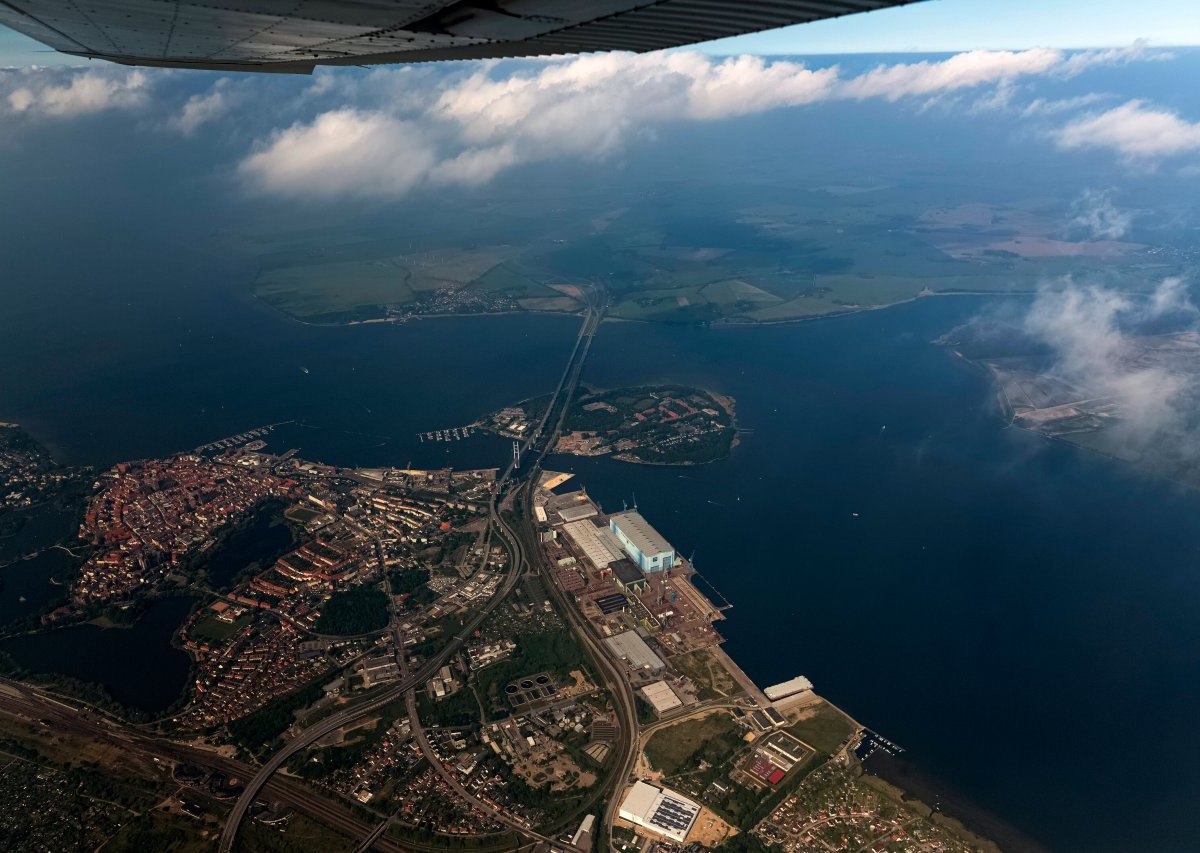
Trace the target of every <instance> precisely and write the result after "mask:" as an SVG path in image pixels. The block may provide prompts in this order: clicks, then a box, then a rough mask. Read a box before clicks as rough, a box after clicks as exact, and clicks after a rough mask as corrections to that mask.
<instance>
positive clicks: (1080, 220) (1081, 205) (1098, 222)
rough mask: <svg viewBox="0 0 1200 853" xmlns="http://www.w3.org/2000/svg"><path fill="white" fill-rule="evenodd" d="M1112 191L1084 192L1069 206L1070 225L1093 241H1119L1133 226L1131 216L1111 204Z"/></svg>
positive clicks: (1091, 190)
mask: <svg viewBox="0 0 1200 853" xmlns="http://www.w3.org/2000/svg"><path fill="white" fill-rule="evenodd" d="M1112 197H1113V191H1112V190H1095V189H1088V190H1084V192H1083V194H1082V195H1080V197H1079V198H1077V199H1076V200H1075V203H1074V204H1073V205H1072V206H1071V214H1072V218H1071V225H1072V226H1075V227H1077V228H1082V229H1083V230H1084V231H1086V232H1087V235H1088V236H1089V237H1090V238H1091V239H1093V240H1120V239H1121V238H1122V237H1124V236H1125V235H1126V234H1128V233H1129V229H1130V227H1131V226H1132V225H1133V214H1132V213H1129V212H1128V211H1124V210H1121V209H1120V208H1118V207H1117V206H1116V204H1114V203H1113V199H1112Z"/></svg>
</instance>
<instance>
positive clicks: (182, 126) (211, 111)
mask: <svg viewBox="0 0 1200 853" xmlns="http://www.w3.org/2000/svg"><path fill="white" fill-rule="evenodd" d="M236 101H237V95H236V94H235V93H234V91H233V90H232V89H231V88H230V81H229V78H228V77H222V78H221V79H220V80H218V81H217V82H216V83H215V84H214V85H213V87H212V89H210V90H209V91H208V92H204V93H202V94H198V95H192V96H191V97H190V98H188V99H187V102H186V103H185V104H184V105H183V109H182V110H180V111H179V113H178V114H176V115H175V116H172V117H171V118H170V119H169V120H168V121H167V126H168V127H169V128H170V129H171V130H174V131H175V132H177V133H181V134H183V135H184V136H191V135H192V134H194V133H195V132H196V131H197V130H198V129H199V128H200V127H201V126H202V125H205V124H208V123H209V122H211V121H215V120H216V119H218V118H221V117H222V116H223V115H225V113H226V112H228V111H229V109H230V108H231V107H232V106H233V105H234V104H235V102H236Z"/></svg>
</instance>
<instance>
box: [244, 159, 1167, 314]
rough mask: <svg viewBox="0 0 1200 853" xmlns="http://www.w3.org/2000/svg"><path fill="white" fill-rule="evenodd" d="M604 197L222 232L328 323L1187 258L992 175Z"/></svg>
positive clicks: (904, 291) (1046, 274)
mask: <svg viewBox="0 0 1200 853" xmlns="http://www.w3.org/2000/svg"><path fill="white" fill-rule="evenodd" d="M597 195H598V196H600V197H598V198H596V199H594V201H595V203H596V204H597V208H596V209H594V210H591V211H589V210H588V209H587V208H586V206H585V207H580V205H581V204H582V203H583V201H584V200H583V199H571V205H569V206H566V207H564V206H557V207H554V208H553V213H552V215H547V212H546V209H545V203H544V202H542V203H538V202H536V201H530V202H529V203H528V204H523V203H521V202H516V201H509V202H506V207H505V215H503V216H499V215H495V213H496V212H498V211H493V212H491V213H490V214H489V215H488V216H486V217H482V218H479V217H463V216H462V215H461V212H454V213H453V214H451V213H449V212H447V211H443V212H441V213H435V212H432V211H430V212H426V213H425V215H424V216H423V217H417V215H416V214H413V217H414V218H413V220H412V221H410V222H408V224H407V227H404V228H401V227H399V226H398V225H396V224H395V223H383V222H368V221H362V222H358V223H356V224H355V225H353V226H352V225H349V224H343V225H337V224H334V225H331V226H330V227H329V228H327V229H311V228H307V227H305V228H299V229H297V230H295V231H291V232H288V231H286V230H283V231H281V232H280V233H277V234H272V233H269V232H263V233H256V234H250V235H246V236H243V237H240V238H229V240H230V241H231V242H232V243H233V244H234V245H235V246H236V247H237V248H238V249H239V250H240V251H242V252H243V253H245V254H247V255H249V256H251V257H253V258H254V259H255V261H256V262H257V263H258V264H259V265H260V269H261V270H262V272H261V274H260V275H259V277H258V279H257V281H255V283H254V292H255V294H256V295H257V296H259V297H260V298H261V299H263V300H264V301H265V302H267V303H268V304H271V305H273V306H275V307H276V308H278V309H279V310H281V311H284V312H285V313H287V314H290V315H292V316H294V317H298V318H300V319H303V320H306V321H309V322H320V323H339V322H348V321H352V320H364V319H371V318H379V317H383V316H385V315H386V313H387V310H386V309H387V307H389V306H390V307H403V306H412V305H413V304H414V303H415V302H417V301H418V300H419V299H421V298H422V295H423V294H428V293H430V292H431V291H462V292H463V293H471V294H474V295H475V296H477V297H479V299H478V300H475V301H471V300H467V301H466V302H465V303H464V306H463V307H462V308H461V310H462V311H463V312H470V311H497V310H506V311H511V310H526V311H556V312H557V311H573V310H577V309H578V308H579V304H578V303H577V302H576V301H575V300H573V299H570V298H569V297H566V296H564V295H563V294H562V293H561V292H559V291H557V290H555V289H553V288H552V287H551V285H562V284H572V285H582V284H588V283H598V284H602V285H603V286H604V288H605V289H606V290H607V292H608V295H609V297H610V312H609V314H610V316H612V317H616V318H620V319H627V320H638V321H649V322H666V323H763V322H779V321H787V320H797V319H804V318H808V317H815V316H821V315H827V314H834V313H843V312H847V311H854V310H859V309H863V308H872V307H880V306H885V305H891V304H895V303H897V302H901V301H905V300H909V299H912V298H914V297H915V296H917V295H918V294H919V293H922V292H924V291H926V290H927V291H928V292H930V293H953V292H983V293H992V292H1029V291H1032V290H1034V289H1036V287H1037V286H1038V284H1039V283H1040V282H1043V281H1045V280H1047V279H1050V278H1053V277H1057V276H1062V275H1068V274H1073V273H1087V272H1106V273H1119V274H1120V275H1121V276H1122V280H1123V287H1124V288H1125V289H1129V290H1138V289H1145V288H1147V287H1149V286H1150V285H1152V284H1153V283H1155V282H1157V281H1160V280H1161V279H1162V277H1164V276H1166V275H1173V274H1178V273H1179V271H1180V270H1179V269H1178V268H1177V267H1178V264H1174V266H1173V265H1172V264H1173V263H1174V262H1170V261H1167V260H1163V259H1161V256H1151V255H1147V254H1145V253H1141V252H1139V251H1137V248H1138V247H1136V246H1132V244H1130V245H1129V246H1127V247H1126V248H1125V249H1122V250H1121V251H1118V252H1117V253H1116V254H1115V255H1112V256H1104V255H1102V254H1098V253H1096V252H1093V251H1092V249H1090V248H1089V246H1088V244H1087V242H1086V241H1085V242H1083V243H1071V242H1070V241H1067V240H1065V239H1064V235H1063V219H1062V217H1063V215H1064V212H1063V210H1062V209H1061V205H1058V206H1056V205H1057V203H1056V202H1053V201H1043V202H1017V201H1013V200H1012V199H1011V195H1010V193H1009V192H1008V191H1007V188H1006V187H999V186H996V187H991V188H987V187H986V186H980V187H974V188H971V189H969V190H968V189H966V188H959V189H958V190H957V191H956V192H954V193H948V192H947V191H946V190H945V188H942V187H930V188H929V189H928V190H922V189H921V188H919V187H913V186H908V185H905V186H900V185H892V184H889V183H888V182H886V181H878V182H874V183H872V184H871V186H869V187H863V188H860V187H852V186H849V185H843V184H842V183H834V184H831V185H829V186H828V187H817V188H810V189H808V190H797V189H791V188H788V189H785V188H783V187H776V186H772V185H770V184H764V183H754V182H746V183H739V184H737V185H736V186H724V187H722V188H721V191H720V192H713V191H712V189H711V188H706V187H705V186H703V185H700V184H697V185H696V186H692V187H679V188H676V189H675V190H673V192H672V194H671V197H670V199H669V200H668V199H666V198H663V197H653V196H651V197H647V198H645V199H643V200H641V201H638V202H635V203H633V204H632V205H630V206H627V207H623V208H620V209H618V210H615V211H614V210H613V207H612V200H611V199H608V200H606V199H604V198H603V197H602V196H603V195H604V193H603V190H598V192H597ZM597 223H600V224H597ZM1089 252H1091V254H1089Z"/></svg>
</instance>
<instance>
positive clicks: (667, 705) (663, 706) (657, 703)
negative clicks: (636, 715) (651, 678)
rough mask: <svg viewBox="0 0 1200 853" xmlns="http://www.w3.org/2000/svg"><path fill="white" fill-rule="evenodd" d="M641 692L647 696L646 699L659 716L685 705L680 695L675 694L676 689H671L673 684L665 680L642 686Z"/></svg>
mask: <svg viewBox="0 0 1200 853" xmlns="http://www.w3.org/2000/svg"><path fill="white" fill-rule="evenodd" d="M641 692H642V695H643V696H645V697H646V701H647V702H649V703H650V705H651V707H653V708H654V712H655V713H656V714H658V715H659V716H662V715H663V714H665V713H667V711H671V710H674V709H675V708H678V707H680V706H682V705H683V703H682V702H680V701H679V697H678V696H676V695H675V691H674V690H672V689H671V685H669V684H667V682H665V681H656V682H654V683H653V684H647V685H646V686H645V687H643V688H642V691H641Z"/></svg>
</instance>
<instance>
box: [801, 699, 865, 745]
mask: <svg viewBox="0 0 1200 853" xmlns="http://www.w3.org/2000/svg"><path fill="white" fill-rule="evenodd" d="M856 730H857V729H856V726H855V725H854V723H853V722H852V721H851V720H850V718H849V717H847V716H846V715H845V714H843V713H842V712H841V711H839V710H838V709H837V708H835V707H834V706H832V705H830V704H829V703H828V702H826V701H824V700H821V701H820V702H817V703H815V704H813V705H810V706H809V707H808V708H805V709H804V711H803V713H802V716H801V718H800V720H799V722H797V723H795V724H793V725H791V726H788V728H787V731H788V732H790V733H791V734H793V735H795V736H796V737H797V738H799V739H800V740H802V741H804V742H805V743H807V744H808V745H809V746H811V747H812V748H813V749H815V750H816V751H817V753H818V754H820V755H828V754H830V753H832V752H833V751H834V750H835V749H837V747H838V746H839V745H840V744H841V743H842V741H844V740H845V739H846V738H848V737H850V735H851V734H853V733H854V732H855V731H856Z"/></svg>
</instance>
